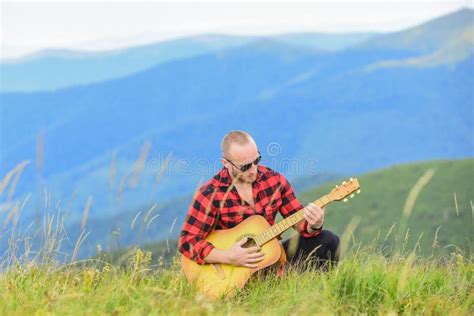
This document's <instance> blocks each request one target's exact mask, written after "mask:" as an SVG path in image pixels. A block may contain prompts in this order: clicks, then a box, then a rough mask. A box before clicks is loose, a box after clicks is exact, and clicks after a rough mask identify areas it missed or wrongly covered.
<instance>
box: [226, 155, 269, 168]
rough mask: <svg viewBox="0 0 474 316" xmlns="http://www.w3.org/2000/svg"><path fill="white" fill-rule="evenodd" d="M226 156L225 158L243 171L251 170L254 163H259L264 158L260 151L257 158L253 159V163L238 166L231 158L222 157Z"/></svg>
mask: <svg viewBox="0 0 474 316" xmlns="http://www.w3.org/2000/svg"><path fill="white" fill-rule="evenodd" d="M222 158H224V159H225V160H227V161H228V162H230V163H231V164H232V166H234V167H236V168H237V169H239V170H240V171H242V172H245V171H247V170H249V169H250V168H252V165H258V163H259V162H260V160H262V155H261V154H260V152H258V157H257V159H255V160H254V161H252V162H251V163H248V164H245V165H243V166H240V167H238V166H236V165H235V164H234V163H233V162H232V161H230V159H227V158H226V157H222Z"/></svg>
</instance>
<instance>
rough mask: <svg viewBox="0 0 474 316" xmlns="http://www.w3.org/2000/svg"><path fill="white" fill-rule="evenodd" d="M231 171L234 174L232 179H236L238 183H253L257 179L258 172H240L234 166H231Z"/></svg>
mask: <svg viewBox="0 0 474 316" xmlns="http://www.w3.org/2000/svg"><path fill="white" fill-rule="evenodd" d="M229 172H230V174H231V176H232V179H235V182H236V183H238V184H252V183H254V181H255V180H257V174H256V173H250V172H240V171H237V170H235V169H234V168H231V169H230V170H229Z"/></svg>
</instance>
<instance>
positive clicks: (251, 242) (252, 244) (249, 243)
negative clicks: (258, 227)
mask: <svg viewBox="0 0 474 316" xmlns="http://www.w3.org/2000/svg"><path fill="white" fill-rule="evenodd" d="M254 237H255V235H253V234H245V235H242V236H240V238H239V240H242V239H244V238H247V241H246V242H245V244H243V245H242V248H250V247H255V246H256V245H257V242H256V241H255V239H254Z"/></svg>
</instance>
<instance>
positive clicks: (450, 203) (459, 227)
mask: <svg viewBox="0 0 474 316" xmlns="http://www.w3.org/2000/svg"><path fill="white" fill-rule="evenodd" d="M429 169H432V170H434V175H433V177H432V178H431V180H430V181H429V182H428V183H427V184H426V186H425V187H424V188H423V189H422V191H421V193H420V194H419V196H418V199H417V200H416V203H415V206H414V208H413V210H412V213H411V215H410V216H408V217H407V218H406V221H407V224H406V228H408V229H409V233H408V243H407V247H408V248H409V249H413V248H414V246H415V244H416V242H417V240H418V238H420V241H419V244H420V248H421V250H422V253H423V254H424V255H429V254H431V253H432V252H434V253H438V252H439V253H442V254H449V253H451V252H453V251H454V250H455V247H460V248H461V249H463V250H464V251H466V252H467V253H469V252H470V251H472V249H471V245H470V243H471V242H472V236H473V233H474V231H473V229H474V226H473V222H472V220H473V212H474V204H473V203H474V186H473V184H472V179H474V159H468V160H458V161H432V162H424V163H416V164H406V165H398V166H393V167H390V168H386V169H382V170H378V171H375V172H370V173H367V174H364V175H359V176H358V177H357V178H358V179H359V182H360V183H361V187H362V190H361V194H360V195H357V196H356V198H354V199H350V200H349V202H348V203H333V204H331V205H329V206H328V207H327V208H326V223H325V227H326V228H327V229H330V230H333V231H334V232H336V233H338V234H342V233H343V232H344V230H345V229H346V227H347V225H348V224H349V223H350V222H351V220H353V219H354V218H356V217H357V218H359V219H360V223H359V224H358V226H357V228H356V230H355V233H354V236H355V240H356V241H361V242H365V243H367V242H371V241H373V240H374V239H375V238H376V237H377V236H378V243H379V244H380V245H384V246H387V247H391V246H393V243H394V238H398V243H399V244H402V243H403V239H404V238H405V231H403V232H402V235H399V236H397V234H398V233H399V226H400V223H401V222H402V221H403V219H404V217H403V216H402V212H403V209H404V205H405V202H406V200H407V198H408V195H409V192H410V190H411V189H412V187H413V186H414V185H415V183H416V182H417V181H418V179H419V178H420V177H421V176H422V175H423V174H425V173H426V172H427V170H429ZM334 185H335V183H334V182H333V183H328V184H326V185H323V186H321V187H318V188H316V189H313V190H310V191H308V192H306V193H304V194H302V195H301V196H300V199H301V200H302V201H304V202H305V203H307V202H309V201H311V200H313V199H314V198H315V197H316V198H317V197H318V196H321V195H322V194H324V193H325V192H328V191H329V190H330V189H331V188H332V187H333V186H334ZM393 224H396V225H397V226H395V227H394V229H393V230H392V233H391V235H390V236H389V237H388V238H387V240H385V237H386V235H387V234H388V233H389V231H390V228H391V226H392V225H393ZM438 229H439V231H438V233H437V239H436V240H437V242H436V243H435V244H436V248H435V249H434V248H432V246H433V244H434V240H435V234H436V231H437V230H438ZM400 239H402V240H400ZM384 240H385V241H384Z"/></svg>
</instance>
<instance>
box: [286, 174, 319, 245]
mask: <svg viewBox="0 0 474 316" xmlns="http://www.w3.org/2000/svg"><path fill="white" fill-rule="evenodd" d="M280 184H281V189H280V190H281V199H282V204H281V206H280V213H281V215H282V216H283V217H284V218H286V217H288V216H290V215H293V214H294V213H296V212H298V211H299V210H301V209H302V208H303V205H302V204H301V203H300V201H298V199H297V198H296V196H295V193H294V192H293V188H292V187H291V185H290V183H289V182H288V180H287V179H286V178H285V177H284V176H283V175H281V174H280ZM294 227H295V229H296V230H297V231H298V232H299V233H300V234H301V236H303V237H305V238H310V237H314V236H317V235H319V234H320V233H321V230H322V226H321V227H320V228H318V229H316V230H315V231H314V232H312V233H311V234H310V233H308V222H307V221H306V220H303V221H302V222H301V223H300V224H298V225H295V226H294Z"/></svg>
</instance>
